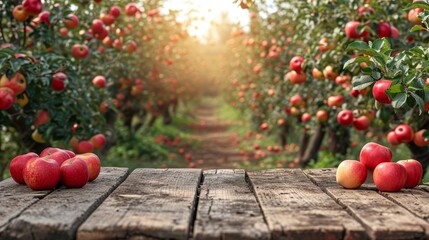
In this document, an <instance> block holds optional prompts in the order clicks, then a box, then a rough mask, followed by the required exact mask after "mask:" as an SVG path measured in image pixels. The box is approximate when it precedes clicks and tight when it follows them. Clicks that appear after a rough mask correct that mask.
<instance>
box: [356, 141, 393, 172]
mask: <svg viewBox="0 0 429 240" xmlns="http://www.w3.org/2000/svg"><path fill="white" fill-rule="evenodd" d="M359 160H360V161H361V163H363V164H364V165H365V166H366V168H368V169H369V170H374V168H375V167H376V166H377V165H378V164H380V163H382V162H391V161H392V151H391V150H390V149H389V148H388V147H385V146H383V145H380V144H378V143H374V142H369V143H367V144H365V145H364V146H363V147H362V150H361V151H360V155H359Z"/></svg>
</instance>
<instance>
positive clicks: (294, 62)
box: [289, 56, 304, 73]
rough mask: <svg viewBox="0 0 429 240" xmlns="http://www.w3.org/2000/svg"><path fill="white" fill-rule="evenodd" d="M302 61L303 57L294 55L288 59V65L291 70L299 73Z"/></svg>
mask: <svg viewBox="0 0 429 240" xmlns="http://www.w3.org/2000/svg"><path fill="white" fill-rule="evenodd" d="M303 62H304V58H302V57H301V56H295V57H293V58H292V59H291V60H290V62H289V67H290V69H291V70H293V71H295V72H298V73H299V72H301V71H302V63H303Z"/></svg>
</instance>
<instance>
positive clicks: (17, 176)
mask: <svg viewBox="0 0 429 240" xmlns="http://www.w3.org/2000/svg"><path fill="white" fill-rule="evenodd" d="M37 157H39V155H37V154H36V153H33V152H30V153H27V154H23V155H19V156H16V157H14V158H13V159H12V161H11V162H10V165H9V172H10V176H11V177H12V179H13V180H14V181H15V182H17V183H19V184H25V181H24V176H23V175H22V171H23V170H24V167H25V165H26V164H27V162H28V161H29V160H30V159H32V158H37Z"/></svg>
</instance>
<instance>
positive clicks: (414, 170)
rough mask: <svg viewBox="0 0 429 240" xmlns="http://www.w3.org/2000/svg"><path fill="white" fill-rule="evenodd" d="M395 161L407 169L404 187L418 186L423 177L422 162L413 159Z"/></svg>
mask: <svg viewBox="0 0 429 240" xmlns="http://www.w3.org/2000/svg"><path fill="white" fill-rule="evenodd" d="M397 163H398V164H401V165H402V166H404V167H405V170H406V171H407V181H406V182H405V185H404V188H414V187H416V186H418V185H419V184H420V181H421V180H422V177H423V167H422V164H421V163H420V162H419V161H417V160H414V159H408V160H400V161H398V162H397Z"/></svg>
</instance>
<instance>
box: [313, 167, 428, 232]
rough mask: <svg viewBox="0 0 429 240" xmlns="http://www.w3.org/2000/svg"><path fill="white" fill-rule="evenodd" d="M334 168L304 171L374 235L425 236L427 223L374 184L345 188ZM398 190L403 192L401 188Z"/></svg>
mask: <svg viewBox="0 0 429 240" xmlns="http://www.w3.org/2000/svg"><path fill="white" fill-rule="evenodd" d="M335 171H336V170H335V169H315V170H308V171H306V174H307V175H308V176H309V177H310V178H311V179H312V180H313V181H314V182H315V183H316V184H318V185H319V186H320V187H322V188H323V189H325V191H326V192H327V193H328V194H329V195H330V196H332V197H333V198H334V199H335V200H336V201H337V202H338V203H340V204H341V205H343V206H344V207H346V208H347V210H348V211H349V212H350V213H351V214H352V215H353V216H354V217H355V218H357V219H358V220H359V221H360V222H361V223H362V224H363V225H364V226H365V228H366V229H367V231H368V232H369V234H370V236H371V238H373V239H396V240H398V239H422V238H427V237H428V236H427V233H428V229H429V224H428V223H427V222H426V221H424V220H423V219H420V218H418V217H416V216H414V215H413V214H412V213H410V212H409V211H407V210H406V209H404V208H403V207H401V206H399V205H397V204H395V203H394V202H392V201H390V200H388V199H386V198H385V197H383V196H382V195H380V194H378V193H377V191H376V189H375V188H374V186H373V185H365V186H364V187H363V188H361V189H358V190H347V189H344V188H342V187H341V186H339V185H338V184H336V182H335ZM400 194H404V191H401V192H400Z"/></svg>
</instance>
